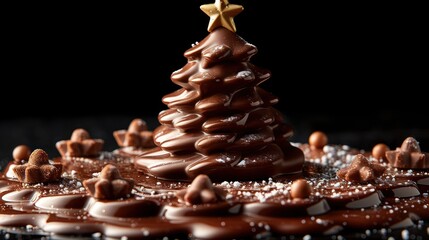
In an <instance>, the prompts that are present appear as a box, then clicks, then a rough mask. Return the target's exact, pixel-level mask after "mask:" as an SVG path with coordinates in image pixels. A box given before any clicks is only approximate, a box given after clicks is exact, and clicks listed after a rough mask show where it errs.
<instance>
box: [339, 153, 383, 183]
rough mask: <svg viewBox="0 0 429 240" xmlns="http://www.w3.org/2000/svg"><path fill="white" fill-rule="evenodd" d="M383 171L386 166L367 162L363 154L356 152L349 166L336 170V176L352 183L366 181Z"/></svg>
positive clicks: (372, 179) (378, 175) (375, 177)
mask: <svg viewBox="0 0 429 240" xmlns="http://www.w3.org/2000/svg"><path fill="white" fill-rule="evenodd" d="M384 171H386V168H385V167H383V166H382V165H380V164H378V163H375V162H369V161H368V159H367V158H366V157H365V156H364V155H362V154H357V155H356V156H355V158H354V159H353V161H352V163H351V164H350V165H349V166H347V167H345V168H342V169H340V170H338V172H337V176H338V177H339V178H341V179H343V180H346V181H349V182H353V183H368V182H373V181H374V180H376V179H377V178H378V177H380V176H381V175H383V173H384Z"/></svg>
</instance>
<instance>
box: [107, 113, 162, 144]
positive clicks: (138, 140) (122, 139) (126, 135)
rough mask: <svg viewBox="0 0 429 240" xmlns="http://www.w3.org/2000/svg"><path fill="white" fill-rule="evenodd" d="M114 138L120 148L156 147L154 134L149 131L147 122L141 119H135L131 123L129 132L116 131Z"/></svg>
mask: <svg viewBox="0 0 429 240" xmlns="http://www.w3.org/2000/svg"><path fill="white" fill-rule="evenodd" d="M113 136H114V137H115V140H116V142H117V143H118V145H119V146H120V147H134V148H151V147H155V143H154V142H153V133H152V132H151V131H148V128H147V125H146V122H145V121H143V120H142V119H139V118H136V119H134V120H133V121H132V122H131V123H130V126H129V127H128V130H117V131H114V132H113Z"/></svg>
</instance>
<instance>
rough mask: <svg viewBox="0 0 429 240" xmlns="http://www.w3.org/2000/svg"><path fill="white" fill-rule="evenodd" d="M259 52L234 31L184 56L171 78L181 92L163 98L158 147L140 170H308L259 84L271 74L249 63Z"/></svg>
mask: <svg viewBox="0 0 429 240" xmlns="http://www.w3.org/2000/svg"><path fill="white" fill-rule="evenodd" d="M256 53H257V49H256V47H255V46H254V45H252V44H249V43H247V42H246V41H244V40H243V39H242V38H241V37H239V36H238V35H237V34H235V33H234V32H231V31H229V30H227V29H225V28H222V27H220V28H217V29H215V30H214V31H213V32H212V33H210V34H209V35H208V36H207V37H206V38H205V39H204V40H203V41H201V42H200V43H199V44H197V45H195V46H194V47H192V48H191V49H189V50H188V51H186V52H185V57H186V58H187V59H188V63H187V64H186V65H185V66H184V67H183V68H182V69H180V70H178V71H176V72H174V73H173V74H172V76H171V79H172V81H173V82H174V83H175V84H177V85H179V86H181V87H182V88H181V89H179V90H177V91H175V92H173V93H170V94H168V95H166V96H164V98H163V102H164V103H165V104H166V105H167V106H168V107H169V109H168V110H165V111H163V112H161V113H160V114H159V117H158V119H159V122H160V123H161V126H160V127H158V128H157V129H155V131H154V141H155V144H156V145H157V148H155V149H153V150H151V151H149V152H148V153H146V154H144V155H143V156H142V157H141V158H138V159H137V160H136V168H137V169H138V170H140V171H142V172H145V173H147V174H149V175H153V176H155V177H158V178H162V179H175V180H192V179H193V178H195V177H196V176H198V175H199V174H206V175H208V176H209V177H210V178H211V179H212V180H216V181H217V180H227V179H231V180H232V179H236V180H240V179H241V180H243V179H261V178H266V177H270V176H275V175H279V174H292V173H297V172H300V171H301V168H302V164H303V160H304V158H303V153H302V152H301V151H300V150H299V149H297V148H295V147H293V146H291V145H290V143H289V141H288V139H289V138H290V137H291V136H292V134H293V132H292V129H291V128H290V127H289V126H288V125H287V124H286V123H285V122H284V120H283V117H282V115H281V113H280V112H278V111H277V110H276V109H275V108H273V107H272V105H274V104H276V103H277V102H278V99H277V98H276V97H275V96H273V95H272V94H270V93H268V92H267V91H265V90H263V89H262V88H260V87H259V86H258V85H259V84H260V83H262V82H264V81H266V80H267V79H269V78H270V76H271V74H270V72H269V71H268V70H265V69H262V68H259V67H257V66H255V65H253V64H251V63H250V62H249V60H250V58H251V57H252V56H253V55H254V54H256Z"/></svg>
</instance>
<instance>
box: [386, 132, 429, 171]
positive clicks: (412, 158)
mask: <svg viewBox="0 0 429 240" xmlns="http://www.w3.org/2000/svg"><path fill="white" fill-rule="evenodd" d="M386 158H387V160H388V161H389V163H390V165H391V166H393V167H396V168H408V169H427V168H429V153H425V152H422V151H421V150H420V145H419V142H417V140H416V139H414V138H412V137H408V138H407V139H405V140H404V142H403V143H402V145H401V147H400V148H397V149H396V150H393V151H386Z"/></svg>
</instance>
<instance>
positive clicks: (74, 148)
mask: <svg viewBox="0 0 429 240" xmlns="http://www.w3.org/2000/svg"><path fill="white" fill-rule="evenodd" d="M103 145H104V141H103V140H102V139H91V138H90V136H89V133H88V132H87V131H86V130H85V129H82V128H79V129H76V130H74V131H73V133H72V136H71V138H70V140H62V141H59V142H57V144H56V147H57V149H58V151H59V152H60V154H61V156H63V157H96V156H98V155H99V154H100V152H101V150H102V149H103Z"/></svg>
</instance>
